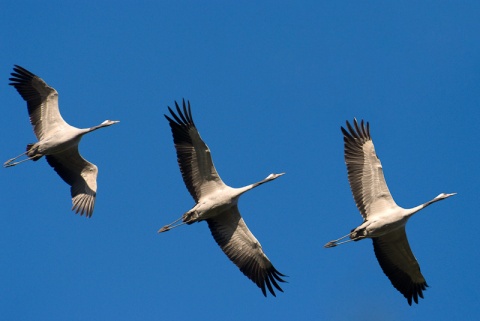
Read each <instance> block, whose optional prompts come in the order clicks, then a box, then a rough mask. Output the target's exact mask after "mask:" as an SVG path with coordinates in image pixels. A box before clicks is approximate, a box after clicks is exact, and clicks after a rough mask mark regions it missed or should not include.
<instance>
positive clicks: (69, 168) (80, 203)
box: [45, 146, 98, 217]
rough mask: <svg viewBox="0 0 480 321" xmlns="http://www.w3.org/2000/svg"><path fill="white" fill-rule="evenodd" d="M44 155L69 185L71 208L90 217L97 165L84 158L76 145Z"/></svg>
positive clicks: (95, 185) (95, 189)
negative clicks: (59, 151)
mask: <svg viewBox="0 0 480 321" xmlns="http://www.w3.org/2000/svg"><path fill="white" fill-rule="evenodd" d="M45 157H46V158H47V162H48V163H49V164H50V166H52V167H53V169H54V170H55V171H56V172H57V174H58V175H59V176H60V177H61V178H62V179H63V180H64V181H65V182H66V183H67V184H68V185H70V186H71V188H70V191H71V194H72V204H73V206H72V210H74V211H75V213H80V215H83V214H85V215H86V216H87V217H91V216H92V213H93V208H94V206H95V197H96V195H97V174H98V168H97V166H95V165H94V164H92V163H90V162H88V161H87V160H85V159H84V158H83V157H82V156H81V155H80V154H79V152H78V148H77V146H75V147H72V148H70V149H68V150H65V151H63V152H61V153H57V154H54V155H47V156H45Z"/></svg>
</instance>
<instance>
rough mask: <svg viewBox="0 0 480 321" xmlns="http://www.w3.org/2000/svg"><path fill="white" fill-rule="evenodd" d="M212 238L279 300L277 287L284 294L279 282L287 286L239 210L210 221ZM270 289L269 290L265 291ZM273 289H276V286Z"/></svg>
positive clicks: (264, 291) (251, 277)
mask: <svg viewBox="0 0 480 321" xmlns="http://www.w3.org/2000/svg"><path fill="white" fill-rule="evenodd" d="M207 223H208V227H209V228H210V231H211V232H212V236H213V238H214V239H215V241H216V242H217V243H218V245H219V246H220V248H221V249H222V250H223V252H225V254H226V255H227V256H228V258H229V259H230V260H231V261H232V262H233V263H235V265H236V266H237V267H238V268H239V269H240V271H242V272H243V274H245V275H246V276H247V277H248V278H249V279H250V280H252V281H253V282H254V283H255V284H256V285H257V286H258V287H259V288H260V289H261V290H262V293H263V295H265V296H266V295H267V293H266V288H268V290H269V291H270V293H271V294H272V295H273V296H275V291H274V288H273V287H275V288H276V289H277V290H279V291H281V292H283V290H282V289H281V288H280V286H279V285H278V283H277V282H285V281H284V280H283V279H282V278H281V277H282V276H284V275H283V274H282V273H280V272H278V271H277V270H276V269H275V267H274V266H273V265H272V263H271V262H270V260H269V259H268V257H267V256H266V255H265V253H264V252H263V250H262V246H261V245H260V243H259V242H258V241H257V239H256V238H255V236H253V234H252V233H251V232H250V230H249V229H248V227H247V225H246V224H245V222H244V221H243V219H242V217H241V216H240V212H239V211H238V207H237V206H234V207H232V208H231V209H230V210H228V211H226V212H223V213H220V214H219V215H218V216H215V217H214V218H210V219H207ZM265 285H266V287H265ZM272 285H273V286H272Z"/></svg>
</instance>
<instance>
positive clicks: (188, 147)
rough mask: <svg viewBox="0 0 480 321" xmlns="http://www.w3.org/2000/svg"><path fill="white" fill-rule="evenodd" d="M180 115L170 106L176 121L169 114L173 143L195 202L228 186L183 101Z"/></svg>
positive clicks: (179, 111) (178, 109) (178, 108)
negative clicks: (219, 173) (223, 180)
mask: <svg viewBox="0 0 480 321" xmlns="http://www.w3.org/2000/svg"><path fill="white" fill-rule="evenodd" d="M175 106H176V107H177V113H178V116H177V115H176V114H175V113H174V111H173V110H172V109H171V108H170V107H168V110H169V111H170V114H171V115H172V117H173V119H172V118H170V117H168V116H167V115H165V118H167V120H168V122H169V124H170V128H171V129H172V135H173V142H174V144H175V149H176V151H177V161H178V165H179V166H180V172H181V173H182V177H183V181H184V182H185V185H186V186H187V189H188V191H189V192H190V194H191V195H192V197H193V198H194V199H195V202H198V200H199V199H200V198H201V197H202V195H207V194H208V193H209V192H211V191H214V190H216V189H220V188H222V187H224V186H225V184H224V183H223V182H222V180H221V178H220V176H218V173H217V170H216V169H215V166H214V165H213V161H212V155H211V154H210V149H208V146H207V145H206V144H205V143H204V142H203V140H202V138H201V137H200V134H199V133H198V130H197V128H196V127H195V123H194V122H193V118H192V111H191V110H190V102H188V109H187V106H186V104H185V100H183V113H182V110H181V109H180V107H179V106H178V104H177V102H175Z"/></svg>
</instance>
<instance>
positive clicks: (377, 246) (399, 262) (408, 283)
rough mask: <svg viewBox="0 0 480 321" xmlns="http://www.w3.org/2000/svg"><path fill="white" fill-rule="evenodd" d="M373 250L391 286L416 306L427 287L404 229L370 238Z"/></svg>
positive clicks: (410, 303)
mask: <svg viewBox="0 0 480 321" xmlns="http://www.w3.org/2000/svg"><path fill="white" fill-rule="evenodd" d="M372 241H373V249H374V251H375V256H376V257H377V260H378V263H379V264H380V267H381V268H382V270H383V273H385V275H386V276H387V277H388V279H389V280H390V282H391V283H392V285H393V286H394V287H395V289H397V290H398V291H399V292H400V293H402V294H403V296H404V297H405V298H406V299H407V301H408V304H409V305H412V299H413V301H414V302H415V303H417V304H418V298H419V297H420V298H422V299H423V291H425V290H426V289H427V287H428V284H427V282H426V281H425V278H424V277H423V275H422V273H421V272H420V265H419V264H418V262H417V260H416V259H415V256H414V255H413V253H412V250H411V249H410V245H409V244H408V240H407V235H406V233H405V228H400V229H399V230H397V231H394V232H391V233H389V234H386V235H383V236H380V237H375V238H372Z"/></svg>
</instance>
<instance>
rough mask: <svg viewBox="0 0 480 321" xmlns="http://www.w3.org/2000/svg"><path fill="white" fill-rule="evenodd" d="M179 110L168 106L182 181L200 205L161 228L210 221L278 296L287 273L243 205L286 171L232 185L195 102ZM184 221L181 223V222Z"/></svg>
mask: <svg viewBox="0 0 480 321" xmlns="http://www.w3.org/2000/svg"><path fill="white" fill-rule="evenodd" d="M175 105H176V108H177V114H175V112H174V111H173V110H172V109H170V108H169V111H170V114H171V117H173V119H172V118H170V117H169V116H166V115H165V117H166V118H167V120H168V122H169V124H170V127H171V129H172V134H173V141H174V144H175V148H176V151H177V160H178V164H179V167H180V171H181V173H182V177H183V180H184V182H185V185H186V187H187V189H188V190H189V192H190V194H191V195H192V197H193V199H194V200H195V202H196V204H195V206H194V207H193V208H192V209H190V210H189V211H187V212H186V213H184V214H183V215H182V216H181V217H180V218H179V219H177V220H176V221H174V222H172V223H170V224H168V225H165V226H164V227H162V228H161V229H160V230H159V231H158V232H159V233H161V232H166V231H169V230H171V229H172V228H175V227H178V226H181V225H183V224H192V223H195V222H201V221H206V222H207V223H208V226H209V228H210V231H211V233H212V236H213V238H214V239H215V241H216V242H217V244H218V245H219V246H220V247H221V249H222V250H223V251H224V253H225V254H226V255H227V256H228V258H229V259H230V260H231V261H232V262H233V263H235V265H237V266H238V268H239V269H240V271H242V272H243V273H244V274H245V275H246V276H247V277H248V278H249V279H251V280H252V281H253V282H254V283H255V284H256V285H257V286H258V287H259V288H260V289H261V290H262V293H263V294H264V295H265V296H266V288H268V290H269V291H270V293H271V294H272V295H274V296H275V291H274V287H275V288H276V289H277V290H279V291H282V292H283V290H282V289H281V288H280V286H279V285H278V283H277V281H278V282H284V280H283V279H282V278H281V277H282V276H284V275H283V274H281V273H280V272H278V271H277V270H276V269H275V268H274V267H273V265H272V263H271V262H270V260H269V259H268V258H267V256H266V255H265V253H264V252H263V249H262V246H261V245H260V243H259V242H258V240H257V239H256V238H255V236H253V234H252V233H251V232H250V230H249V229H248V227H247V225H246V224H245V222H244V221H243V218H242V217H241V215H240V212H239V210H238V199H239V198H240V196H241V195H242V194H243V193H245V192H247V191H249V190H251V189H253V188H255V187H257V186H259V185H261V184H263V183H266V182H270V181H272V180H274V179H276V178H278V177H280V176H282V175H283V174H284V173H280V174H270V175H269V176H267V177H266V178H265V179H263V180H262V181H260V182H257V183H254V184H250V185H247V186H245V187H242V188H232V187H230V186H227V185H226V184H225V183H223V181H222V180H221V179H220V176H219V175H218V173H217V170H216V169H215V166H214V165H213V161H212V157H211V153H210V150H209V148H208V147H207V145H206V144H205V143H204V142H203V140H202V139H201V137H200V134H199V133H198V131H197V128H196V127H195V124H194V122H193V118H192V113H191V110H190V103H188V109H187V105H186V103H185V101H183V112H182V110H181V109H180V107H179V106H178V104H177V103H175ZM180 220H181V222H180V223H177V222H179V221H180Z"/></svg>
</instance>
